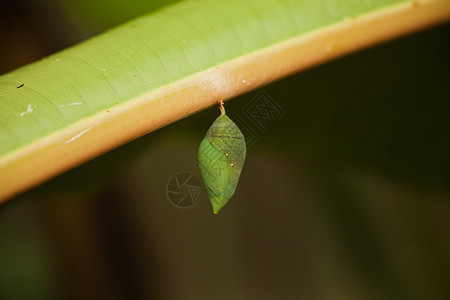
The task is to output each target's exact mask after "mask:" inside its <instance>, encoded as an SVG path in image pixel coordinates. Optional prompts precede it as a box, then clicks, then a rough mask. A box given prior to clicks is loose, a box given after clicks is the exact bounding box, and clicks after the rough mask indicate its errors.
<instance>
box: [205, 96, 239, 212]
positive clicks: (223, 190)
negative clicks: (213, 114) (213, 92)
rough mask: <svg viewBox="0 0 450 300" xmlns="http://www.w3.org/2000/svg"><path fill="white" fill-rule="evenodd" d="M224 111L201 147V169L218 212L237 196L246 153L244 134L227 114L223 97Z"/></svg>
mask: <svg viewBox="0 0 450 300" xmlns="http://www.w3.org/2000/svg"><path fill="white" fill-rule="evenodd" d="M220 112H221V114H220V116H219V117H218V118H217V119H216V120H215V121H214V123H213V124H212V125H211V127H210V128H209V130H208V132H207V133H206V136H205V138H204V139H203V140H202V142H201V144H200V148H199V150H198V164H199V167H200V173H201V175H202V178H203V182H204V183H205V188H206V191H207V193H208V197H209V200H210V202H211V205H212V207H213V211H214V214H218V213H219V211H220V210H221V209H222V207H224V205H225V204H226V203H227V202H228V200H230V198H231V197H232V196H233V194H234V191H235V190H236V186H237V183H238V180H239V175H241V170H242V166H243V165H244V160H245V153H246V147H245V140H244V136H243V135H242V132H241V131H240V130H239V128H238V127H237V125H236V124H235V123H234V122H233V121H231V119H230V118H228V116H227V115H225V108H224V107H223V102H222V101H221V102H220Z"/></svg>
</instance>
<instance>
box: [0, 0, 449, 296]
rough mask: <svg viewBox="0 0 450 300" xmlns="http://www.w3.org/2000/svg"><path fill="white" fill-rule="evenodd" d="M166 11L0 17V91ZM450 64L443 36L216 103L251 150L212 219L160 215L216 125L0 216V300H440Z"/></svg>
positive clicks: (168, 132)
mask: <svg viewBox="0 0 450 300" xmlns="http://www.w3.org/2000/svg"><path fill="white" fill-rule="evenodd" d="M169 2H170V1H152V2H150V3H148V1H138V0H128V1H126V2H114V1H112V2H111V1H106V0H95V1H94V0H90V1H87V0H85V1H75V0H60V1H56V0H46V1H44V0H40V1H33V0H21V1H12V0H6V1H5V0H3V1H2V9H1V10H0V25H1V26H0V41H1V47H0V51H1V52H0V73H5V72H7V71H10V70H12V69H14V68H17V67H20V66H21V65H24V64H27V63H29V62H32V61H34V60H37V59H39V58H41V57H42V56H45V55H48V54H51V53H53V52H55V51H58V50H60V49H63V48H65V47H67V46H70V45H73V44H75V43H77V42H80V41H82V40H83V39H86V38H88V37H90V36H93V35H95V34H98V33H101V32H102V31H104V30H106V29H107V28H110V27H112V26H115V25H117V24H120V23H122V22H124V21H126V20H128V19H131V18H133V17H135V16H138V15H140V14H143V13H145V12H148V11H151V10H155V9H159V8H160V7H162V6H164V5H166V4H167V3H169ZM172 2H175V1H172ZM449 53H450V24H444V25H441V26H438V27H434V28H431V29H428V30H426V31H422V32H418V33H415V34H413V35H409V36H406V37H403V38H400V39H397V40H395V41H392V42H389V43H386V44H382V45H378V46H376V47H372V48H370V49H367V50H363V51H360V52H358V53H355V54H352V55H349V56H346V57H344V58H341V59H339V60H336V61H333V62H330V63H327V64H324V65H321V66H318V67H315V68H313V69H309V70H307V71H304V72H302V73H300V74H297V75H295V76H291V77H289V78H286V79H283V80H281V81H278V82H276V83H273V84H271V85H268V86H266V87H264V88H263V90H262V91H263V93H264V94H261V93H262V91H261V90H260V91H254V92H250V93H248V94H246V95H242V96H240V97H238V98H236V99H234V100H233V101H231V102H229V103H227V105H226V109H227V113H228V114H229V115H230V116H231V117H232V118H234V119H235V120H239V121H240V122H241V123H240V124H241V125H240V126H244V127H245V128H244V131H245V134H246V137H247V138H248V140H249V141H251V144H250V147H249V149H248V153H247V160H246V165H245V167H244V170H243V173H242V176H241V180H240V183H239V186H238V189H237V191H236V194H235V196H234V197H233V198H232V199H231V201H230V202H229V204H228V205H227V206H226V207H225V208H224V209H223V210H222V212H221V213H220V214H219V215H218V216H214V215H213V214H212V210H211V207H210V204H209V201H208V199H207V197H206V193H204V192H203V194H202V195H201V197H200V200H199V202H198V204H197V205H195V206H193V207H192V208H189V209H181V208H177V207H176V206H174V205H172V204H171V203H170V202H169V200H168V197H167V188H168V183H169V181H170V179H171V178H173V176H175V175H176V174H178V173H180V172H185V173H188V174H193V175H194V176H197V177H200V174H199V171H198V168H197V166H196V160H195V158H196V155H197V150H198V145H199V143H200V141H201V139H202V138H203V136H204V134H205V132H206V130H207V129H208V127H209V126H210V125H211V123H212V122H213V120H214V119H215V118H216V116H217V115H218V113H219V111H218V109H217V108H211V109H209V110H206V111H204V112H202V113H199V114H196V115H194V116H191V117H189V118H187V119H184V120H182V121H179V122H177V123H175V124H172V125H170V126H167V127H165V128H162V129H160V130H158V131H156V132H154V133H151V134H149V135H147V136H145V137H142V138H140V139H137V140H135V141H133V142H131V143H129V144H127V145H124V146H122V147H120V148H118V149H116V150H114V151H112V152H109V153H107V154H105V155H103V156H101V157H99V158H97V159H95V160H92V161H90V162H88V163H86V164H84V165H82V166H80V167H78V168H76V169H74V170H72V171H70V172H68V173H66V174H64V175H62V176H59V177H58V178H56V179H54V180H52V181H50V182H48V183H46V184H44V185H42V186H40V187H38V188H36V189H34V190H32V191H30V192H28V193H26V194H24V195H22V196H20V197H17V198H16V199H13V200H11V201H9V202H7V203H5V204H3V205H1V206H0V299H449V298H450V285H449V284H448V282H449V278H450V233H449V228H450V217H449V216H450V175H449V170H450V156H449V153H450V56H449ZM261 95H266V96H267V97H270V99H272V100H271V101H273V102H272V103H275V105H276V106H277V107H278V108H279V109H280V111H283V112H284V113H282V114H279V115H277V116H275V117H273V118H268V119H265V123H264V126H263V127H258V126H256V125H255V124H254V123H251V120H249V114H248V112H249V108H250V109H251V107H252V105H255V103H258V101H259V100H258V99H260V97H261ZM266 112H267V111H266ZM266 116H267V114H266Z"/></svg>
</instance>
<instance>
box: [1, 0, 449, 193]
mask: <svg viewBox="0 0 450 300" xmlns="http://www.w3.org/2000/svg"><path fill="white" fill-rule="evenodd" d="M449 17H450V5H449V1H447V0H429V1H400V0H373V1H361V0H348V1H339V0H327V1H325V0H323V1H306V0H305V1H298V0H277V1H269V0H260V1H250V0H244V1H242V0H239V1H238V0H231V1H218V0H208V1H183V2H179V3H177V4H175V5H172V6H169V7H167V8H165V9H161V10H158V11H156V12H153V13H151V14H149V15H146V16H143V17H141V18H138V19H135V20H133V21H131V22H128V23H126V24H124V25H122V26H120V27H117V28H115V29H113V30H110V31H108V32H106V33H104V34H102V35H99V36H97V37H94V38H92V39H90V40H87V41H85V42H83V43H81V44H79V45H77V46H74V47H72V48H69V49H67V50H64V51H61V52H59V53H56V54H54V55H52V56H49V57H47V58H45V59H43V60H41V61H38V62H36V63H33V64H30V65H28V66H25V67H23V68H20V69H17V70H15V71H12V72H10V73H8V74H5V75H3V76H1V77H0V200H5V199H7V198H10V197H12V196H14V195H16V194H18V193H20V192H22V191H24V190H26V189H28V188H30V187H33V186H35V185H37V184H39V183H41V182H43V181H45V180H47V179H49V178H51V177H53V176H55V175H57V174H60V173H61V172H64V171H66V170H68V169H70V168H72V167H74V166H76V165H79V164H81V163H83V162H85V161H87V160H89V159H91V158H93V157H95V156H98V155H99V154H101V153H104V152H106V151H108V150H110V149H112V148H115V147H117V146H119V145H121V144H123V143H126V142H127V141H130V140H132V139H135V138H137V137H139V136H142V135H144V134H146V133H148V132H150V131H153V130H155V129H157V128H160V127H162V126H165V125H168V124H170V123H172V122H175V121H176V120H179V119H181V118H183V117H186V116H188V115H190V114H193V113H195V112H198V111H201V110H203V109H205V108H207V107H209V106H211V105H213V104H215V103H217V101H218V100H220V99H224V100H226V99H230V98H232V97H234V96H236V95H239V94H242V93H244V92H247V91H249V90H252V89H254V88H257V87H258V86H261V85H264V84H267V83H269V82H271V81H274V80H277V79H279V78H282V77H283V76H287V75H289V74H292V73H293V72H297V71H299V70H301V69H304V68H307V67H309V66H312V65H314V64H317V63H319V62H323V61H326V60H329V59H333V58H335V57H338V56H340V55H343V54H346V53H349V52H351V51H354V50H356V49H360V48H362V47H365V46H367V45H370V44H373V43H376V42H379V41H383V40H386V39H388V38H392V37H395V36H398V35H399V34H402V33H406V32H410V31H413V30H417V29H420V28H423V26H427V25H431V24H435V23H437V22H441V21H444V20H447V19H448V18H449Z"/></svg>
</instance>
